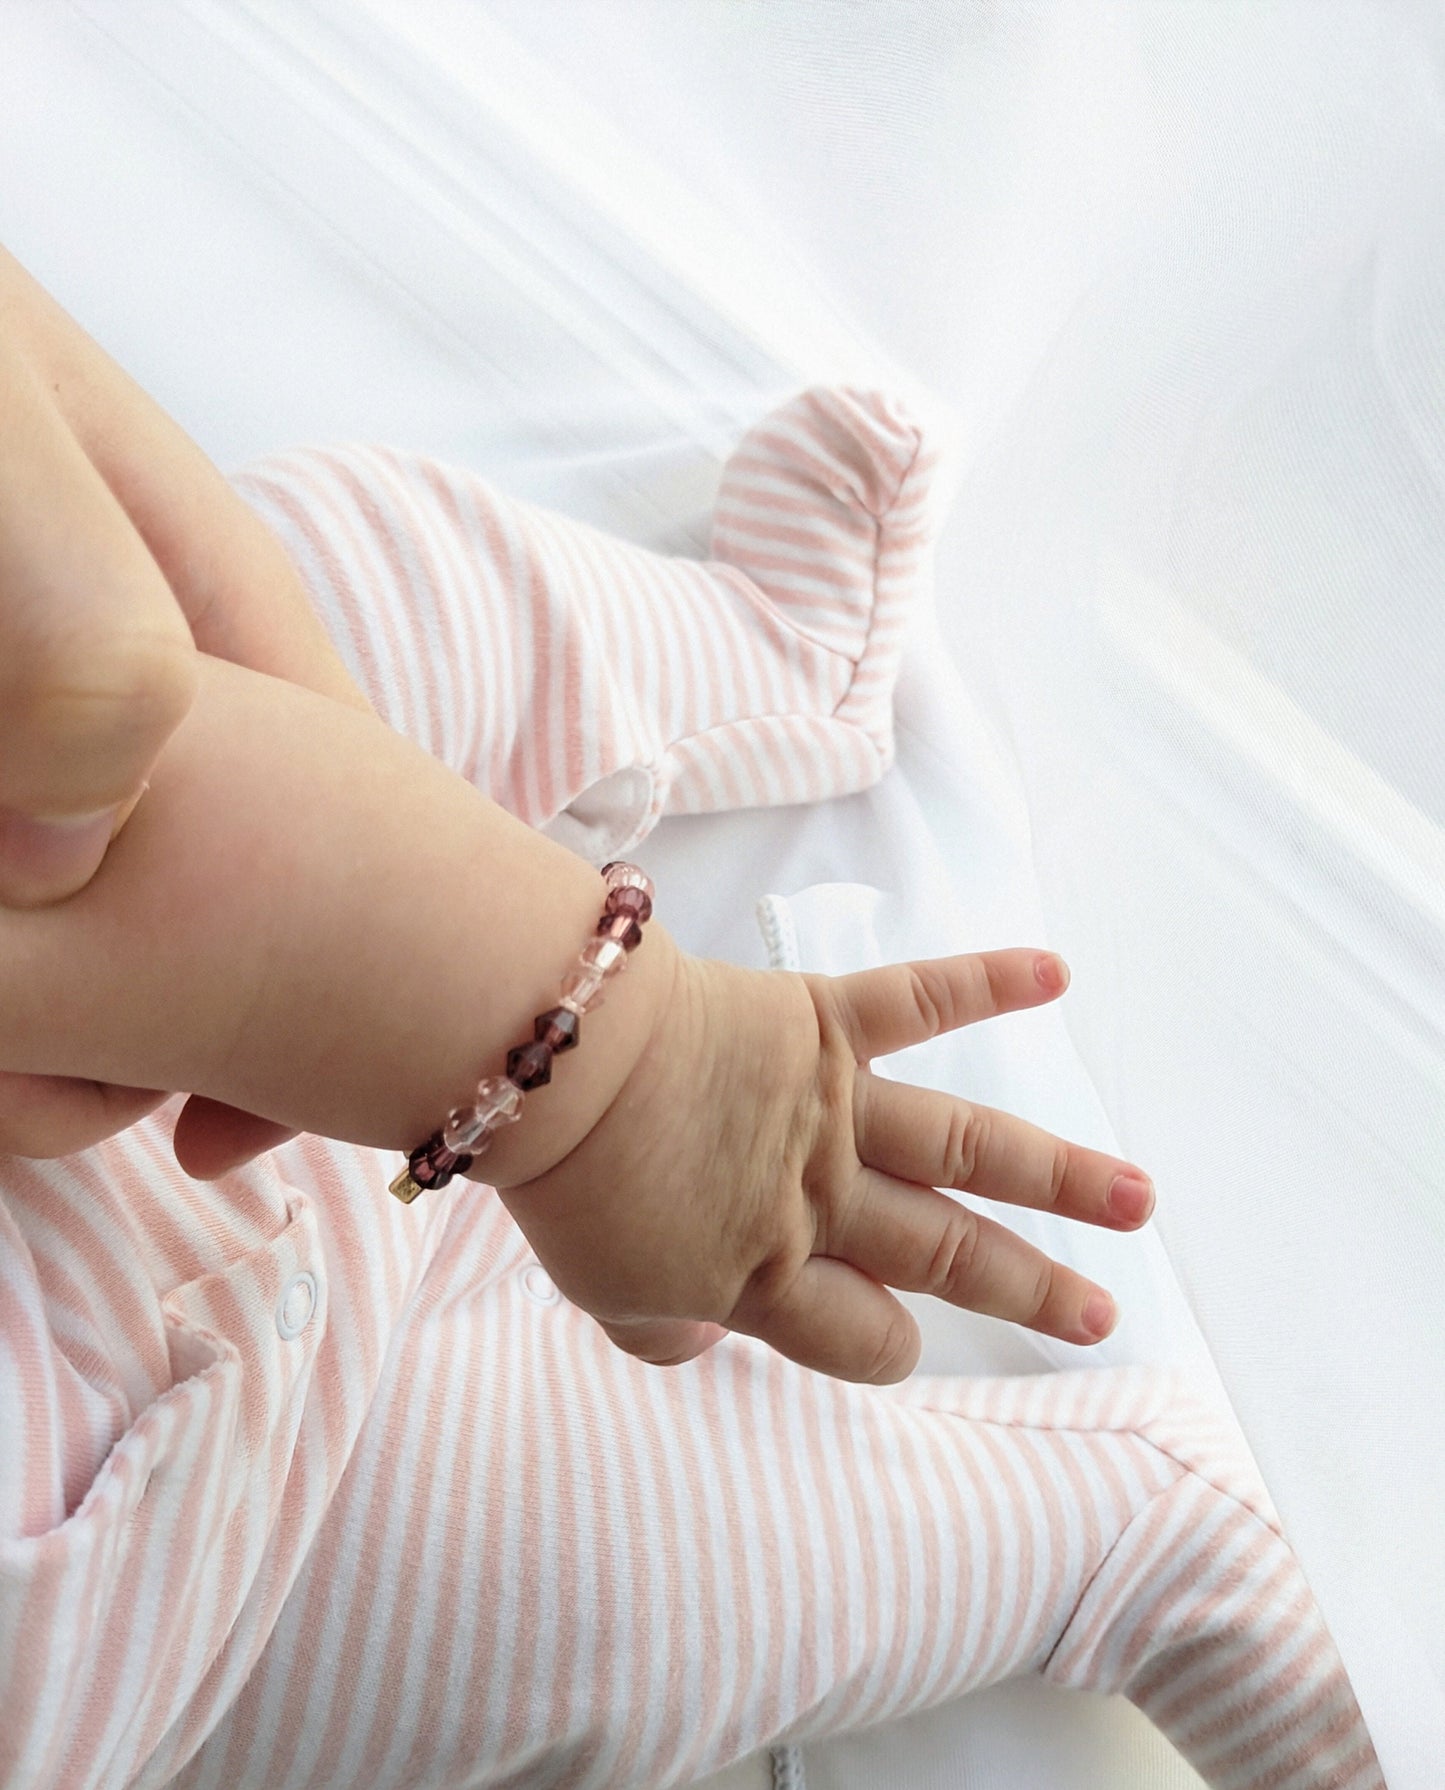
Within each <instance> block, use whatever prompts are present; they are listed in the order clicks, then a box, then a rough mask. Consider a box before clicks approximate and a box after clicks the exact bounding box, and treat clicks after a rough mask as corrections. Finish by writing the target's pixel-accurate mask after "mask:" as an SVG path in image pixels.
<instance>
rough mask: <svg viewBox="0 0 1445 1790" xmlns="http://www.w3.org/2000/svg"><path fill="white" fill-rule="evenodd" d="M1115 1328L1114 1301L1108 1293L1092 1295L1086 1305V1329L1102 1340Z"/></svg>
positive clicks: (1091, 1334)
mask: <svg viewBox="0 0 1445 1790" xmlns="http://www.w3.org/2000/svg"><path fill="white" fill-rule="evenodd" d="M1113 1327H1114V1301H1113V1300H1112V1299H1111V1298H1110V1297H1109V1295H1108V1294H1107V1293H1090V1294H1089V1297H1088V1299H1087V1300H1086V1301H1085V1303H1084V1328H1085V1330H1087V1331H1088V1333H1089V1335H1090V1336H1096V1337H1099V1338H1100V1339H1102V1338H1103V1337H1105V1336H1107V1335H1108V1334H1109V1332H1110V1330H1112V1329H1113Z"/></svg>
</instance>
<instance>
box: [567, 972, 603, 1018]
mask: <svg viewBox="0 0 1445 1790" xmlns="http://www.w3.org/2000/svg"><path fill="white" fill-rule="evenodd" d="M605 980H606V977H605V976H604V975H603V974H602V971H601V970H599V969H597V968H595V967H594V966H593V965H592V964H587V965H585V966H584V967H583V968H582V969H580V970H568V972H567V974H566V975H565V976H564V977H563V978H562V999H561V1000H560V1001H559V1002H558V1005H559V1006H562V1007H566V1008H567V1009H568V1010H569V1011H570V1012H573V1013H576V1014H579V1015H580V1014H583V1013H585V1012H587V1010H588V1009H589V1008H590V1007H600V1006H601V1005H602V984H603V982H604V981H605Z"/></svg>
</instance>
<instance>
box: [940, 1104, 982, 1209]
mask: <svg viewBox="0 0 1445 1790" xmlns="http://www.w3.org/2000/svg"><path fill="white" fill-rule="evenodd" d="M987 1130H988V1116H987V1114H985V1113H982V1112H980V1111H979V1109H978V1108H977V1107H976V1106H970V1105H969V1104H968V1102H967V1101H966V1100H955V1101H954V1102H953V1104H952V1105H951V1106H950V1107H949V1110H948V1129H947V1131H946V1132H945V1133H944V1138H943V1164H942V1168H943V1174H942V1179H941V1180H940V1181H939V1182H937V1183H936V1185H938V1186H942V1187H953V1188H956V1189H958V1190H959V1192H967V1191H968V1188H969V1186H970V1184H971V1182H972V1181H973V1178H974V1176H975V1175H976V1174H977V1173H978V1165H979V1161H980V1159H981V1158H982V1156H983V1153H984V1144H985V1139H986V1136H987Z"/></svg>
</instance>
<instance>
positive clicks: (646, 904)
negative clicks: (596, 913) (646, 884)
mask: <svg viewBox="0 0 1445 1790" xmlns="http://www.w3.org/2000/svg"><path fill="white" fill-rule="evenodd" d="M606 910H607V912H608V913H609V914H631V916H632V918H633V919H634V920H636V922H637V924H638V925H639V926H642V925H644V924H645V923H646V922H647V921H648V920H650V919H651V918H652V897H651V896H650V895H649V894H648V892H647V890H646V889H634V888H632V887H630V886H629V887H627V888H625V889H609V890H608V891H607V902H606Z"/></svg>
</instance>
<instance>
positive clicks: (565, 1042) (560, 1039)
mask: <svg viewBox="0 0 1445 1790" xmlns="http://www.w3.org/2000/svg"><path fill="white" fill-rule="evenodd" d="M535 1023H536V1028H537V1042H538V1043H539V1044H545V1045H546V1046H547V1048H548V1050H550V1051H551V1052H552V1054H553V1055H554V1056H556V1055H558V1054H559V1053H560V1052H561V1051H564V1050H571V1049H572V1048H573V1046H574V1045H575V1044H576V1042H577V1039H578V1037H579V1036H580V1034H581V1029H582V1022H581V1020H579V1019H578V1017H577V1015H576V1014H575V1013H569V1012H568V1011H567V1009H566V1008H565V1007H553V1008H551V1009H550V1011H548V1012H546V1013H539V1014H538V1015H537V1018H536V1022H535Z"/></svg>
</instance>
